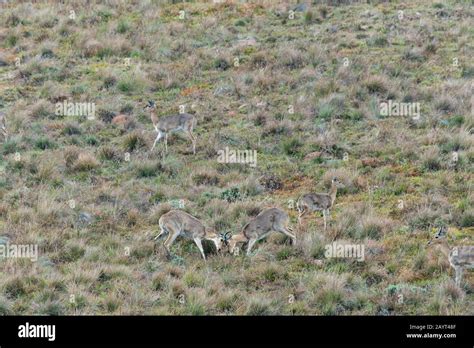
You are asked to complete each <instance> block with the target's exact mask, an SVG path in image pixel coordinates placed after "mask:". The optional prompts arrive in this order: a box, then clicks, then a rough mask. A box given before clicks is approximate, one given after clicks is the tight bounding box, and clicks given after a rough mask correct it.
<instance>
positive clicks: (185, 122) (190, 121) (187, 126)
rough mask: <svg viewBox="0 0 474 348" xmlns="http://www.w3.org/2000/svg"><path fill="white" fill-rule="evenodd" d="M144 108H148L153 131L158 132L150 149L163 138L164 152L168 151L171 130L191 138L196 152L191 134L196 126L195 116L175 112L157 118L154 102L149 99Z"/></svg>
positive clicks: (194, 152) (193, 137) (194, 140)
mask: <svg viewBox="0 0 474 348" xmlns="http://www.w3.org/2000/svg"><path fill="white" fill-rule="evenodd" d="M145 109H149V110H150V118H151V122H152V123H153V127H155V131H156V132H157V133H158V135H157V136H156V139H155V142H154V143H153V146H152V148H151V151H153V149H154V148H155V145H156V143H157V142H158V141H160V140H161V139H162V138H164V140H165V153H167V152H168V133H173V132H184V133H186V134H187V135H188V137H189V138H190V139H191V142H192V144H193V154H196V137H195V136H194V134H193V129H194V127H196V123H197V120H196V117H194V116H193V115H190V114H186V113H183V114H175V115H171V116H165V117H162V118H161V119H158V116H157V115H156V104H155V102H154V101H152V100H149V101H148V104H146V106H145Z"/></svg>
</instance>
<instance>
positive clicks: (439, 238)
mask: <svg viewBox="0 0 474 348" xmlns="http://www.w3.org/2000/svg"><path fill="white" fill-rule="evenodd" d="M447 235H448V231H447V229H446V226H441V227H440V228H439V229H438V231H437V232H436V233H435V235H434V236H433V238H431V239H430V241H429V242H428V245H431V244H436V243H441V242H443V241H446V237H447Z"/></svg>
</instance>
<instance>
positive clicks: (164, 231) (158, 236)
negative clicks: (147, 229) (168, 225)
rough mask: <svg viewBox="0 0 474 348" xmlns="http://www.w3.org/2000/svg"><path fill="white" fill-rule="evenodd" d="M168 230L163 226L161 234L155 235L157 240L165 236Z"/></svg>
mask: <svg viewBox="0 0 474 348" xmlns="http://www.w3.org/2000/svg"><path fill="white" fill-rule="evenodd" d="M167 233H168V231H166V230H165V229H164V228H163V227H161V232H160V234H159V235H157V236H156V237H155V240H159V239H160V238H161V237H163V236H164V235H165V234H167Z"/></svg>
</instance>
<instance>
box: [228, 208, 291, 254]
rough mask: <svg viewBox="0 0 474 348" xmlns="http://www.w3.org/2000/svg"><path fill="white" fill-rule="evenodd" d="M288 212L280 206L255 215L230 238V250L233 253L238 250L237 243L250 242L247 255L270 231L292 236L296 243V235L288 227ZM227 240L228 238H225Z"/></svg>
mask: <svg viewBox="0 0 474 348" xmlns="http://www.w3.org/2000/svg"><path fill="white" fill-rule="evenodd" d="M288 221H289V218H288V214H287V213H286V212H284V211H283V210H281V209H278V208H269V209H265V210H264V211H262V212H261V213H260V214H258V215H257V216H256V217H254V218H253V219H252V220H250V222H249V223H248V224H246V225H245V226H244V228H243V229H242V231H241V232H240V233H239V234H235V235H233V236H232V237H230V238H229V240H228V242H227V243H228V246H229V252H230V253H231V254H233V253H234V252H235V250H236V247H237V244H243V243H246V242H248V245H247V256H248V255H250V252H251V250H252V248H253V246H254V245H255V243H256V242H257V241H259V240H261V239H263V238H265V237H266V236H267V235H268V234H270V232H272V231H276V232H281V233H283V234H284V235H286V236H288V237H290V238H291V240H292V242H293V244H295V243H296V236H295V235H293V234H292V233H290V231H291V229H290V228H289V227H288ZM225 237H227V236H225ZM224 239H225V240H227V238H224Z"/></svg>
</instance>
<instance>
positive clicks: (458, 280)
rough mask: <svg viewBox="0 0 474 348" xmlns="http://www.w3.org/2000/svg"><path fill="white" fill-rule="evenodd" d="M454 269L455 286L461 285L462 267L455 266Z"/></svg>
mask: <svg viewBox="0 0 474 348" xmlns="http://www.w3.org/2000/svg"><path fill="white" fill-rule="evenodd" d="M455 271H456V278H455V282H456V286H458V287H461V279H462V267H456V268H455Z"/></svg>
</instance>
